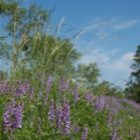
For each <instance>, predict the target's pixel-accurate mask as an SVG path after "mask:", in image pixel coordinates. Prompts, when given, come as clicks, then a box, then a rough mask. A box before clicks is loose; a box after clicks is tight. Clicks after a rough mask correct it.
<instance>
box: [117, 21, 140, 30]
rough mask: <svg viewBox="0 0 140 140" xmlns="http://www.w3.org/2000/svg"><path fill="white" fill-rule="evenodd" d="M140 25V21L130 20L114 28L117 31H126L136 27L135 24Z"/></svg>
mask: <svg viewBox="0 0 140 140" xmlns="http://www.w3.org/2000/svg"><path fill="white" fill-rule="evenodd" d="M137 23H139V20H129V21H125V22H121V23H119V24H117V25H115V26H114V29H115V30H119V29H125V28H129V27H132V26H134V25H135V24H137Z"/></svg>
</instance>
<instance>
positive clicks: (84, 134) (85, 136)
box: [81, 127, 88, 140]
mask: <svg viewBox="0 0 140 140" xmlns="http://www.w3.org/2000/svg"><path fill="white" fill-rule="evenodd" d="M87 134H88V128H87V127H85V128H84V132H83V135H82V138H81V140H86V139H87Z"/></svg>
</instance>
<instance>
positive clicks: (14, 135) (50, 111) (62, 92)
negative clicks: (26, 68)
mask: <svg viewBox="0 0 140 140" xmlns="http://www.w3.org/2000/svg"><path fill="white" fill-rule="evenodd" d="M44 79H47V81H46V80H45V81H44ZM53 81H54V80H53V77H51V76H49V77H48V78H44V77H43V78H41V79H38V81H37V80H36V81H31V80H29V79H24V80H18V81H17V82H15V83H10V82H6V81H2V82H1V83H0V113H1V114H0V124H3V125H1V128H0V131H1V133H0V138H2V139H3V140H7V139H11V140H14V139H15V140H18V139H26V140H30V139H41V140H43V139H50V140H55V139H57V140H62V139H64V140H65V139H66V140H69V139H79V140H80V139H81V140H83V139H84V140H86V139H87V140H88V139H95V140H100V139H105V140H112V139H113V137H114V139H119V138H120V139H130V140H132V139H135V138H136V139H139V134H138V132H140V129H139V125H140V123H139V122H140V120H139V117H140V113H139V111H140V106H139V105H138V104H136V103H135V102H133V101H131V100H127V99H124V98H115V97H111V96H102V95H100V96H96V95H94V94H93V93H85V94H81V93H79V92H78V91H79V88H78V87H76V88H73V86H72V85H71V84H68V83H67V82H66V81H65V80H64V79H61V80H60V81H58V84H56V81H54V82H53Z"/></svg>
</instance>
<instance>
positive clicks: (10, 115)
mask: <svg viewBox="0 0 140 140" xmlns="http://www.w3.org/2000/svg"><path fill="white" fill-rule="evenodd" d="M5 110H6V111H5V112H4V115H3V131H4V132H5V133H6V132H7V131H8V130H10V129H12V130H14V129H15V128H22V116H23V104H21V103H18V105H17V106H16V105H15V101H14V99H12V100H11V102H10V103H9V105H7V107H5Z"/></svg>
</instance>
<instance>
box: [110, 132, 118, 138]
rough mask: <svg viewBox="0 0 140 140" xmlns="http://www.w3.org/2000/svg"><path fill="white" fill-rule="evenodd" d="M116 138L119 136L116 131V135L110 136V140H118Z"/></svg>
mask: <svg viewBox="0 0 140 140" xmlns="http://www.w3.org/2000/svg"><path fill="white" fill-rule="evenodd" d="M116 136H117V132H116V130H114V133H113V134H110V139H111V140H115V139H116Z"/></svg>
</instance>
